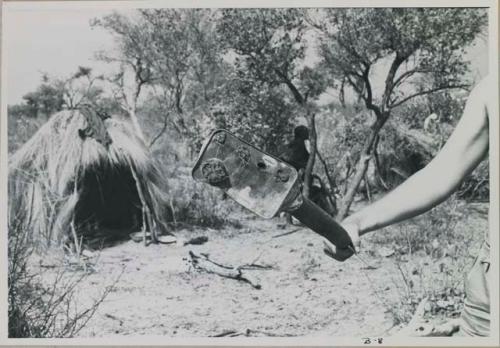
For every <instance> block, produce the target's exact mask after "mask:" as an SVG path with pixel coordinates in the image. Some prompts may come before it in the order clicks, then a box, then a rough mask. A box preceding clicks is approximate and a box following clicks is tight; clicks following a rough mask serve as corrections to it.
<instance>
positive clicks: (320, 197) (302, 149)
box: [279, 125, 337, 223]
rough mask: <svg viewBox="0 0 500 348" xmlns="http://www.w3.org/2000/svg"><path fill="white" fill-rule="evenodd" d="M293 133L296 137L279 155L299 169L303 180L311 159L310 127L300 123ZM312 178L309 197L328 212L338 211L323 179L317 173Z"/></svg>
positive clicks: (289, 220)
mask: <svg viewBox="0 0 500 348" xmlns="http://www.w3.org/2000/svg"><path fill="white" fill-rule="evenodd" d="M293 133H294V138H293V139H292V141H290V142H289V143H288V144H287V145H286V148H285V150H284V151H283V152H282V153H281V154H280V155H279V157H280V158H281V159H282V160H283V161H285V162H287V163H289V164H290V165H292V166H293V167H294V168H295V169H297V171H298V172H299V176H301V180H303V177H302V176H303V175H304V171H305V169H306V166H307V161H308V160H309V151H308V150H307V146H306V141H307V140H309V129H308V128H307V127H306V126H303V125H300V126H297V127H295V129H294V131H293ZM312 179H313V180H312V183H311V187H310V193H309V198H310V199H311V201H313V202H314V203H316V205H318V206H319V207H320V208H321V209H323V210H324V211H326V212H327V213H328V214H330V215H332V216H333V215H335V214H336V212H337V207H336V204H335V203H334V201H333V200H332V198H331V197H330V196H329V193H328V191H327V189H326V187H325V185H324V184H323V181H322V180H321V178H320V177H319V176H317V175H315V174H313V175H312ZM315 181H317V183H316V182H315ZM287 221H288V222H289V223H290V222H291V221H292V219H291V216H289V215H288V216H287Z"/></svg>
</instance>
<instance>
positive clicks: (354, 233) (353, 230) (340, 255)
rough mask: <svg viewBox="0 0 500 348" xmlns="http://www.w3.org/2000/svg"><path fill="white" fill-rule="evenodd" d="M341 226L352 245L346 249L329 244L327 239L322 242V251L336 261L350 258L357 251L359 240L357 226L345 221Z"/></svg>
mask: <svg viewBox="0 0 500 348" xmlns="http://www.w3.org/2000/svg"><path fill="white" fill-rule="evenodd" d="M341 226H342V227H343V228H344V230H346V232H347V233H348V234H349V237H351V241H352V245H350V246H348V247H346V248H339V247H337V246H335V245H334V244H332V243H330V242H329V241H328V240H327V239H325V240H324V241H323V251H324V253H325V254H326V255H328V256H330V257H331V258H334V259H335V260H337V261H341V262H342V261H345V260H347V259H348V258H349V257H351V256H352V255H353V254H354V253H357V252H358V251H359V247H360V239H359V234H360V233H359V232H360V231H359V226H358V224H357V223H356V222H354V221H349V219H346V220H344V221H343V222H342V224H341Z"/></svg>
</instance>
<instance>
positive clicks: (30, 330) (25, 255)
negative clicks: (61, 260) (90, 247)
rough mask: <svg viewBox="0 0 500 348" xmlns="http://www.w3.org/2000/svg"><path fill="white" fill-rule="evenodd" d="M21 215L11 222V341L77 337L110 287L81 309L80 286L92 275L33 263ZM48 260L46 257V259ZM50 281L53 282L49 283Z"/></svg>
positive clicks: (9, 295)
mask: <svg viewBox="0 0 500 348" xmlns="http://www.w3.org/2000/svg"><path fill="white" fill-rule="evenodd" d="M19 217H20V216H19V214H17V215H16V217H15V218H13V219H12V220H10V221H9V229H8V231H9V243H8V255H9V261H8V308H9V309H8V335H9V337H10V338H41V337H44V338H45V337H59V338H61V337H74V336H75V335H76V334H77V333H78V332H79V331H80V330H81V329H82V328H83V327H84V326H85V324H86V323H87V322H88V321H89V320H90V319H91V318H92V317H93V316H94V314H95V312H96V310H97V309H98V307H99V305H100V304H101V303H102V302H103V301H104V299H105V298H106V297H107V295H108V294H109V293H110V292H111V291H112V289H113V286H109V287H107V288H106V289H105V290H104V291H103V292H102V293H101V294H100V295H99V296H98V297H97V298H96V299H94V300H93V301H92V303H91V304H90V305H88V306H84V307H83V308H82V307H80V308H78V305H77V303H76V300H75V296H76V294H77V293H78V292H79V289H78V286H79V285H80V284H81V283H82V282H83V281H84V279H85V278H87V277H88V275H89V273H85V272H83V273H80V274H77V273H73V272H72V271H70V270H68V269H66V268H64V266H61V268H60V270H58V271H57V272H56V273H55V274H54V275H50V274H49V272H47V271H43V269H42V268H41V267H40V268H39V269H38V270H36V269H34V268H35V267H34V266H33V264H32V263H31V260H32V259H33V258H34V257H36V253H35V251H34V250H35V249H34V245H33V242H32V241H31V238H30V234H29V229H28V228H26V226H24V225H23V224H22V223H21V221H23V220H24V219H22V218H19ZM45 259H47V258H45ZM48 279H50V281H47V280H48Z"/></svg>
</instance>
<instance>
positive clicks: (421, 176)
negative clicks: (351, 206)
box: [325, 77, 498, 336]
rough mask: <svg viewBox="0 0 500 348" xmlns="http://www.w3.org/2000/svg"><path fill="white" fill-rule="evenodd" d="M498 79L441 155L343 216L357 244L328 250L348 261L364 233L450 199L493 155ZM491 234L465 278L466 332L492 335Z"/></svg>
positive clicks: (476, 100) (481, 92)
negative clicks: (491, 144) (492, 122)
mask: <svg viewBox="0 0 500 348" xmlns="http://www.w3.org/2000/svg"><path fill="white" fill-rule="evenodd" d="M494 86H495V85H494V81H493V80H492V78H491V77H487V78H485V79H483V80H482V81H481V82H480V83H479V84H477V86H476V87H475V88H474V89H473V90H472V92H471V93H470V95H469V98H468V99H467V103H466V105H465V109H464V111H463V115H462V118H461V119H460V121H459V123H458V124H457V126H456V128H455V130H454V132H453V133H452V135H451V136H450V138H449V139H448V141H447V142H446V143H445V145H444V146H443V148H442V149H441V151H440V152H439V153H438V155H437V156H436V157H435V158H434V159H433V160H432V161H431V162H430V163H429V164H427V166H426V167H424V168H423V169H421V170H420V171H418V172H417V173H415V174H414V175H412V176H411V177H410V178H408V179H407V180H406V181H405V182H404V183H403V184H401V185H400V186H398V187H397V188H396V189H394V190H393V191H392V192H390V193H388V194H387V195H386V196H384V197H383V198H381V199H380V200H379V201H377V202H375V203H373V204H371V205H369V206H366V207H365V208H363V209H361V210H360V211H358V212H356V213H354V214H352V215H351V216H349V217H347V218H346V219H345V220H343V221H342V226H343V227H344V229H345V230H346V231H347V232H348V233H349V235H350V236H351V239H352V241H353V244H354V248H353V249H351V248H346V249H340V248H336V247H335V246H334V245H333V244H330V243H329V242H327V241H325V252H326V253H327V254H328V255H330V256H331V257H333V258H335V259H336V260H339V261H344V260H346V259H347V258H349V257H351V256H352V255H353V253H354V252H357V250H358V249H359V246H360V236H362V235H364V234H366V233H368V232H371V231H375V230H378V229H381V228H383V227H386V226H389V225H391V224H395V223H398V222H401V221H403V220H406V219H410V218H413V217H415V216H417V215H419V214H422V213H424V212H426V211H428V210H430V209H431V208H432V207H434V206H436V205H437V204H439V203H441V202H443V201H444V200H445V199H447V198H448V197H449V196H450V195H451V194H452V193H453V192H454V191H455V190H456V189H457V188H458V187H459V185H460V184H461V182H462V181H463V180H464V178H465V177H467V175H469V174H470V173H471V172H472V171H473V169H474V168H476V166H477V165H478V164H479V163H480V162H481V161H482V160H483V159H484V158H485V157H486V156H487V154H488V149H489V121H490V120H492V119H495V120H496V119H497V118H498V115H497V114H496V112H497V109H496V106H495V103H496V102H497V95H495V94H494V91H495V90H496V89H495V88H494ZM488 237H489V236H488V235H485V236H484V242H483V245H482V246H481V250H480V251H479V255H478V257H477V259H476V261H475V263H474V265H473V267H472V269H471V270H470V272H469V274H468V276H467V278H466V280H465V296H466V298H465V302H464V309H463V311H462V313H461V317H460V321H459V323H460V333H459V334H461V335H466V336H489V333H490V297H489V291H490V275H491V274H490V273H491V272H490V261H489V249H490V246H489V238H488Z"/></svg>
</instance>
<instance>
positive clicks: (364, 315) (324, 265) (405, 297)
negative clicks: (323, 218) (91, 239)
mask: <svg viewBox="0 0 500 348" xmlns="http://www.w3.org/2000/svg"><path fill="white" fill-rule="evenodd" d="M484 207H485V206H482V208H481V209H479V210H478V209H477V208H476V209H472V208H469V207H466V209H467V210H466V211H467V214H463V216H462V217H461V223H460V224H458V226H457V229H458V230H460V229H463V231H465V232H464V233H470V231H471V230H474V231H476V233H474V236H473V239H474V240H473V242H472V244H471V246H470V247H469V249H470V256H466V257H464V258H462V259H463V260H462V261H463V262H462V264H463V265H464V266H463V267H462V266H459V267H461V269H458V267H457V265H456V259H454V258H452V257H448V256H446V254H444V256H443V255H440V256H439V257H436V256H435V255H428V253H423V252H421V253H414V254H411V255H410V254H406V255H405V254H403V255H401V254H398V253H392V251H393V250H391V249H390V246H388V247H387V248H389V252H388V251H387V248H385V249H384V248H382V247H381V246H380V244H379V242H377V243H376V242H374V241H372V239H373V238H366V240H364V242H363V252H361V254H360V256H361V257H362V258H363V261H362V260H361V259H359V258H355V257H352V258H351V259H349V260H348V261H346V262H343V263H340V262H337V261H335V260H333V259H331V258H329V257H328V256H326V255H325V254H324V253H323V251H322V249H323V239H322V238H321V237H320V236H318V235H316V234H315V233H313V232H311V231H309V230H307V229H305V228H302V227H300V226H291V225H285V224H284V220H283V219H273V220H262V219H257V218H254V217H251V216H249V215H247V214H242V217H241V222H242V225H243V227H242V228H240V229H234V228H228V229H223V230H213V229H203V228H193V229H182V230H179V231H177V232H176V235H177V236H178V238H179V241H180V242H178V243H177V244H169V245H166V244H157V245H149V246H147V247H145V246H144V245H143V244H142V243H135V242H133V241H131V240H130V241H126V242H123V243H120V244H117V245H115V246H112V247H108V248H105V249H103V250H101V251H100V252H98V256H96V257H94V258H93V259H92V260H91V261H92V264H93V270H94V271H93V272H92V273H91V274H90V275H89V276H88V277H87V278H86V279H85V281H84V283H82V284H80V292H79V293H78V299H77V300H78V302H79V303H80V305H82V306H85V305H86V304H88V303H90V301H91V300H92V298H96V297H98V294H99V293H100V292H101V291H102V290H103V288H104V287H106V286H110V285H112V284H114V288H113V290H112V292H111V293H110V294H109V295H108V297H107V298H106V300H105V301H104V302H103V303H102V304H101V305H100V307H99V309H98V311H97V313H96V314H95V316H94V317H93V318H92V319H91V320H90V321H89V322H88V324H87V326H86V327H85V328H84V329H83V330H82V331H81V332H80V333H79V336H80V337H113V336H115V335H117V336H124V335H164V336H171V337H207V336H236V335H246V336H309V337H310V336H356V337H380V336H387V335H390V334H392V333H394V332H395V331H397V327H395V326H396V325H397V324H400V323H399V322H398V321H401V319H400V318H399V316H401V313H398V311H405V310H406V311H407V310H408V308H410V309H411V308H414V306H416V304H417V303H418V301H417V300H418V299H417V300H415V299H414V300H413V302H414V303H413V302H412V301H411V300H409V298H411V297H412V296H414V295H415V296H416V295H418V294H420V293H423V292H424V291H426V292H427V293H431V292H432V289H433V287H434V288H436V289H442V288H444V286H448V287H449V286H450V285H449V284H454V285H452V286H456V287H457V289H458V290H457V294H458V295H457V296H455V297H456V298H458V300H457V303H456V307H453V308H452V309H456V310H455V311H453V310H451V311H447V312H446V311H445V315H444V317H453V316H456V315H457V311H459V309H460V305H461V303H460V291H459V290H460V289H461V288H462V285H461V284H462V279H461V276H462V275H463V274H465V273H466V272H467V270H468V268H469V267H470V265H471V264H472V261H473V259H474V253H475V250H477V247H478V245H479V243H480V240H481V236H482V232H477V231H484V229H486V228H487V215H486V214H485V211H484ZM467 231H469V232H467ZM287 232H292V233H290V234H286V235H282V236H278V237H277V235H280V234H285V233H287ZM379 233H384V232H379ZM197 236H206V237H208V242H206V243H205V244H202V245H183V244H182V240H187V239H189V238H193V237H197ZM382 236H383V235H382ZM377 238H381V237H380V236H378V237H377ZM190 250H192V251H193V252H195V253H197V254H200V253H203V254H207V255H208V256H209V257H210V259H212V260H214V261H217V262H218V263H221V264H223V265H227V266H235V267H237V266H241V265H243V264H251V263H254V264H258V265H261V266H270V269H255V270H248V271H246V272H249V273H251V275H252V277H254V278H257V279H258V282H259V284H260V285H261V289H255V288H254V287H252V286H251V285H250V284H248V283H246V282H242V281H238V280H235V279H228V278H223V277H221V276H219V275H216V274H210V273H205V272H202V271H199V270H197V269H195V268H194V267H193V265H192V263H191V262H190V257H189V251H190ZM449 270H450V271H449ZM408 284H409V285H408ZM443 284H444V285H443ZM452 295H453V294H452ZM406 301H409V302H408V303H406ZM444 319H446V318H444Z"/></svg>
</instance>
